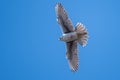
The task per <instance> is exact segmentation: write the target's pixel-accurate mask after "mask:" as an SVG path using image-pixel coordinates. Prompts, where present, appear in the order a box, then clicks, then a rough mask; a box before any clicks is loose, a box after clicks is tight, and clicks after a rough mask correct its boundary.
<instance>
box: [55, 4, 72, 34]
mask: <svg viewBox="0 0 120 80" xmlns="http://www.w3.org/2000/svg"><path fill="white" fill-rule="evenodd" d="M55 11H56V16H57V21H58V23H59V24H60V25H61V27H62V32H63V33H69V32H72V31H74V29H73V26H72V24H71V22H70V20H69V19H68V16H67V13H66V12H65V10H64V8H63V6H62V5H61V4H60V3H57V4H56V6H55Z"/></svg>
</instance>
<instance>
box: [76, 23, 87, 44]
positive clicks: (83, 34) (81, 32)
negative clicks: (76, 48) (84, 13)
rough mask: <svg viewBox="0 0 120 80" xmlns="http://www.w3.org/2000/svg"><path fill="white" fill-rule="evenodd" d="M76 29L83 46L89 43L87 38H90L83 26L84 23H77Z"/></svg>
mask: <svg viewBox="0 0 120 80" xmlns="http://www.w3.org/2000/svg"><path fill="white" fill-rule="evenodd" d="M75 31H76V32H77V34H78V42H79V44H80V45H81V46H85V45H86V44H87V40H88V36H87V34H88V32H87V30H86V29H85V27H84V26H83V24H82V23H77V24H76V28H75Z"/></svg>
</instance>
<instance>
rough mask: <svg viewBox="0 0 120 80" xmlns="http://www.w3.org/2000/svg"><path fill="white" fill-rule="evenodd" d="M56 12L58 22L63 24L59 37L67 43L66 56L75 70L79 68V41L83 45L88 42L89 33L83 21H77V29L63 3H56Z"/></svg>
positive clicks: (71, 67)
mask: <svg viewBox="0 0 120 80" xmlns="http://www.w3.org/2000/svg"><path fill="white" fill-rule="evenodd" d="M55 12H56V16H57V22H58V24H59V25H60V26H61V29H62V36H61V37H60V38H59V39H60V40H61V41H64V42H65V44H66V57H67V59H68V64H69V67H70V69H71V70H72V71H73V72H74V71H77V70H78V51H77V43H79V44H80V45H81V46H83V47H84V46H85V45H86V44H87V38H88V37H87V34H88V32H87V31H86V29H85V27H84V26H83V24H82V23H79V22H78V23H77V24H76V27H75V29H74V28H73V25H72V23H71V21H70V19H69V18H68V16H67V13H66V11H65V9H64V8H63V6H62V5H61V3H57V4H56V5H55Z"/></svg>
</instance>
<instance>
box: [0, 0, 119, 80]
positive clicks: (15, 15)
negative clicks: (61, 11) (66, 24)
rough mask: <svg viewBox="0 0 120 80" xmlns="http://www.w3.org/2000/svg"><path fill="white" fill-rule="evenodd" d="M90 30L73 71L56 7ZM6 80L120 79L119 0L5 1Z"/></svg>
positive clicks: (1, 1)
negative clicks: (76, 67) (59, 7)
mask: <svg viewBox="0 0 120 80" xmlns="http://www.w3.org/2000/svg"><path fill="white" fill-rule="evenodd" d="M56 2H61V3H62V5H63V6H64V8H65V10H66V11H67V13H68V16H69V18H70V19H71V20H72V24H73V25H74V26H75V25H76V23H77V22H82V23H83V24H84V25H85V26H86V28H87V30H88V32H89V40H88V44H87V46H86V47H84V48H83V47H81V46H80V45H79V47H78V49H79V52H78V55H79V59H80V62H79V69H78V71H77V72H75V73H73V72H71V71H70V69H69V66H68V62H67V60H66V56H65V53H66V49H65V44H64V42H61V41H59V40H58V38H59V36H61V34H62V33H61V30H60V26H59V25H58V23H57V22H56V15H55V8H54V7H55V4H56ZM0 80H120V1H119V0H0Z"/></svg>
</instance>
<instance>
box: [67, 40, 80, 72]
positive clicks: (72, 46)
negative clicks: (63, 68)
mask: <svg viewBox="0 0 120 80" xmlns="http://www.w3.org/2000/svg"><path fill="white" fill-rule="evenodd" d="M66 49H67V52H66V56H67V59H68V63H69V66H70V69H71V70H72V71H76V70H77V69H78V55H77V42H76V41H71V42H67V43H66Z"/></svg>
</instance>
